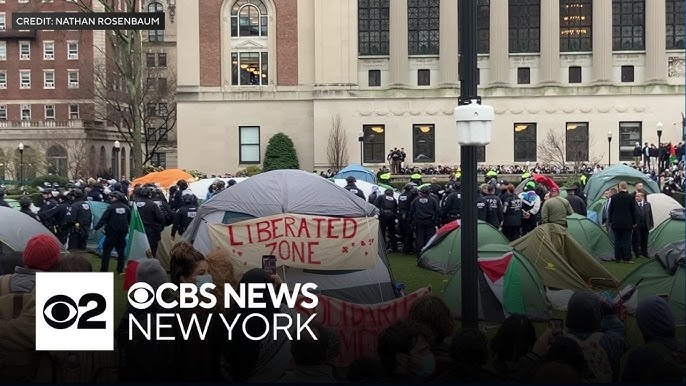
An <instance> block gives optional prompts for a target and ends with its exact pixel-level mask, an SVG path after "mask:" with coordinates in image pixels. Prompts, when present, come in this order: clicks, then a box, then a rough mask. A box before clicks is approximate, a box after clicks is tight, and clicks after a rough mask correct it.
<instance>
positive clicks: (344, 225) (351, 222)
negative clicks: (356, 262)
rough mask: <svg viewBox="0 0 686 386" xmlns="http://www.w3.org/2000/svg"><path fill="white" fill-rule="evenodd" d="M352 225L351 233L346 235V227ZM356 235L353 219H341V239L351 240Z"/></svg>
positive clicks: (355, 223)
mask: <svg viewBox="0 0 686 386" xmlns="http://www.w3.org/2000/svg"><path fill="white" fill-rule="evenodd" d="M349 225H352V231H351V232H350V233H347V232H346V230H348V226H349ZM356 234H357V220H355V219H353V218H344V219H343V238H344V239H352V238H353V237H355V235H356Z"/></svg>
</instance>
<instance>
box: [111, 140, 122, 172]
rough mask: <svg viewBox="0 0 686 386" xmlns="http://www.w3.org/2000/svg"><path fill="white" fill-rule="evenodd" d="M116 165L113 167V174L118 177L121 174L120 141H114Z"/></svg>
mask: <svg viewBox="0 0 686 386" xmlns="http://www.w3.org/2000/svg"><path fill="white" fill-rule="evenodd" d="M112 150H113V151H114V167H113V168H112V175H113V176H114V178H117V176H118V175H119V162H120V161H119V151H121V143H119V141H114V148H113V149H112Z"/></svg>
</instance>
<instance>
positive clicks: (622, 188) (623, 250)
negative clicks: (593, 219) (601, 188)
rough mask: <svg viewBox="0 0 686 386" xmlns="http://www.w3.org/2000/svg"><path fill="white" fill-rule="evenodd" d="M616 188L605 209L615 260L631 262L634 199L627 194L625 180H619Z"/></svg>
mask: <svg viewBox="0 0 686 386" xmlns="http://www.w3.org/2000/svg"><path fill="white" fill-rule="evenodd" d="M618 190H619V191H618V192H617V194H615V195H614V196H612V199H611V201H610V205H609V207H608V209H607V212H608V218H609V220H610V227H612V233H613V234H614V239H615V240H614V241H615V260H617V261H622V262H626V263H633V261H631V235H632V233H633V230H634V228H635V227H636V225H637V223H638V213H637V206H636V201H635V200H634V199H633V198H632V197H631V195H630V194H629V192H628V185H627V183H626V182H624V181H622V182H620V183H619V189H618Z"/></svg>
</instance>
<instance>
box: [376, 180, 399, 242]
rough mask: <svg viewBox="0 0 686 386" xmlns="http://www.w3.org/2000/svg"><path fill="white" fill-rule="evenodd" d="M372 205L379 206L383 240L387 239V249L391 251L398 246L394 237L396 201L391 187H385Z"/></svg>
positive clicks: (396, 212) (396, 216)
mask: <svg viewBox="0 0 686 386" xmlns="http://www.w3.org/2000/svg"><path fill="white" fill-rule="evenodd" d="M374 205H375V206H376V207H377V208H379V223H380V225H381V233H382V234H383V236H384V240H388V241H389V244H388V246H389V248H388V251H389V252H392V251H395V250H396V249H397V248H398V240H397V239H396V237H395V222H396V220H397V219H398V201H396V200H395V197H393V189H386V191H384V194H383V195H381V196H379V197H378V198H377V199H376V201H375V202H374Z"/></svg>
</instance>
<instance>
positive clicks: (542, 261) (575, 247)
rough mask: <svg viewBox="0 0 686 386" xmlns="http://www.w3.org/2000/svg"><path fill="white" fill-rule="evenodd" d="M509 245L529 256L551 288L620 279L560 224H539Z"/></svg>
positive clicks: (583, 286)
mask: <svg viewBox="0 0 686 386" xmlns="http://www.w3.org/2000/svg"><path fill="white" fill-rule="evenodd" d="M510 245H512V246H513V247H514V248H515V249H516V250H518V251H520V252H522V253H523V254H524V256H526V257H527V258H528V259H529V261H530V262H531V263H532V264H533V265H534V266H535V267H536V269H537V270H538V273H539V274H540V275H541V277H542V278H543V283H544V284H545V285H546V287H549V288H551V289H560V290H572V291H584V290H589V289H590V287H589V280H590V279H602V280H606V281H607V282H608V283H615V284H616V283H617V279H615V277H614V276H612V274H611V273H610V272H608V271H607V270H606V269H605V268H604V267H603V266H602V265H601V264H600V263H599V262H598V261H597V260H596V259H595V258H594V257H593V256H591V255H590V254H588V252H586V250H585V249H584V247H582V246H581V245H579V243H577V242H576V241H574V239H573V238H572V236H570V235H569V232H567V230H566V229H565V228H564V227H562V226H560V225H556V224H542V225H539V226H537V227H536V228H535V229H534V230H533V231H532V232H530V233H529V234H527V235H526V236H524V237H520V238H519V239H517V240H515V241H513V242H512V243H510Z"/></svg>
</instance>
